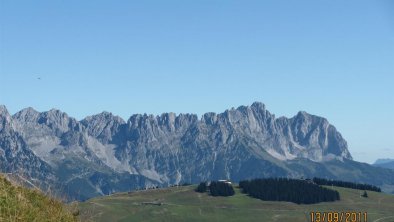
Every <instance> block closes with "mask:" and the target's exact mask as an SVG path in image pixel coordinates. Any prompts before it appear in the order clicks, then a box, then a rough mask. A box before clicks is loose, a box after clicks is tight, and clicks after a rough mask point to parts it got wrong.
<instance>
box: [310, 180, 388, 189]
mask: <svg viewBox="0 0 394 222" xmlns="http://www.w3.org/2000/svg"><path fill="white" fill-rule="evenodd" d="M313 182H314V183H316V184H317V185H327V186H337V187H346V188H352V189H359V190H370V191H376V192H381V190H380V188H379V187H377V186H374V185H369V184H361V183H353V182H347V181H340V180H327V179H322V178H316V177H315V178H313Z"/></svg>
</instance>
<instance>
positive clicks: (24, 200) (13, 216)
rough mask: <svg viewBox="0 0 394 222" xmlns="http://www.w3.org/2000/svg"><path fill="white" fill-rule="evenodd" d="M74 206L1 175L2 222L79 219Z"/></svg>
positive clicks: (0, 201) (0, 206)
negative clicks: (75, 214) (66, 204)
mask: <svg viewBox="0 0 394 222" xmlns="http://www.w3.org/2000/svg"><path fill="white" fill-rule="evenodd" d="M74 206H75V205H74V204H70V205H68V207H66V206H65V205H64V204H63V203H62V202H61V201H59V200H56V199H54V198H52V197H50V196H47V195H45V194H44V193H42V192H41V191H39V190H38V189H28V188H24V187H22V186H19V185H18V184H16V183H15V182H10V181H9V180H7V179H6V178H5V177H4V176H2V175H0V222H3V221H4V222H6V221H7V222H14V221H15V222H17V221H18V222H19V221H37V222H38V221H62V222H73V221H78V218H77V217H76V216H74V215H73V212H77V211H76V208H73V207H74Z"/></svg>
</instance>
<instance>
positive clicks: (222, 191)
mask: <svg viewBox="0 0 394 222" xmlns="http://www.w3.org/2000/svg"><path fill="white" fill-rule="evenodd" d="M207 184H208V183H207V182H201V183H200V184H199V185H198V186H197V188H196V191H197V192H199V193H205V192H207V191H208V192H209V193H210V194H211V195H212V196H225V197H226V196H232V195H234V194H235V192H234V188H233V186H232V185H231V184H229V183H225V182H220V181H212V182H210V183H209V185H207Z"/></svg>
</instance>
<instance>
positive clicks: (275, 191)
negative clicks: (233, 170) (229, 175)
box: [239, 178, 340, 204]
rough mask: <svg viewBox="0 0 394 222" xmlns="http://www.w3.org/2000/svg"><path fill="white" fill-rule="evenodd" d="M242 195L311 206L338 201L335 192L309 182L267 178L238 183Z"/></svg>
mask: <svg viewBox="0 0 394 222" xmlns="http://www.w3.org/2000/svg"><path fill="white" fill-rule="evenodd" d="M239 187H240V188H241V190H242V192H243V193H246V194H248V195H249V196H251V197H254V198H258V199H261V200H265V201H289V202H293V203H297V204H313V203H319V202H327V201H336V200H339V199H340V196H339V193H338V192H337V191H335V190H331V189H327V188H324V187H321V186H319V185H317V184H315V183H313V182H312V181H311V180H301V179H287V178H267V179H253V180H243V181H240V182H239Z"/></svg>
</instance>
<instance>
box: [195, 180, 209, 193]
mask: <svg viewBox="0 0 394 222" xmlns="http://www.w3.org/2000/svg"><path fill="white" fill-rule="evenodd" d="M196 191H197V192H199V193H205V192H206V191H207V184H206V182H201V183H200V184H199V185H198V186H197V188H196Z"/></svg>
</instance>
